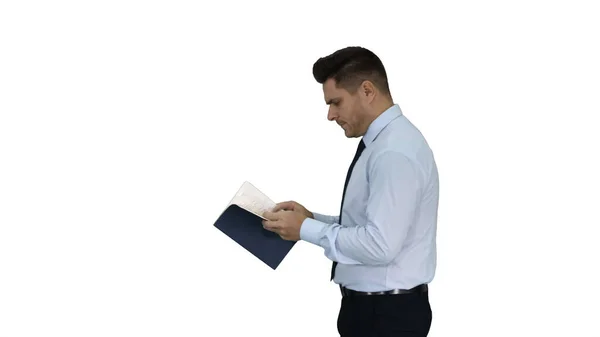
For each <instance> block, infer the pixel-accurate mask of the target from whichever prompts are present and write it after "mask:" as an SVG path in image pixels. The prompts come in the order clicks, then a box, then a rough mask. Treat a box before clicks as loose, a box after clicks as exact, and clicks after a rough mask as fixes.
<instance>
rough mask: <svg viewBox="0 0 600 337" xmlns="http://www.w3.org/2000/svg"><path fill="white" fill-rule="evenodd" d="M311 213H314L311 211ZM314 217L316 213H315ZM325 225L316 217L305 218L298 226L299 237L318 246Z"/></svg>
mask: <svg viewBox="0 0 600 337" xmlns="http://www.w3.org/2000/svg"><path fill="white" fill-rule="evenodd" d="M313 215H315V214H314V213H313ZM315 218H316V215H315ZM326 227H327V224H325V223H324V222H321V221H319V220H316V219H311V218H306V219H304V222H302V226H300V239H301V240H303V241H306V242H310V243H312V244H314V245H317V246H319V242H320V241H321V236H322V235H323V234H322V233H323V231H324V230H325V228H326Z"/></svg>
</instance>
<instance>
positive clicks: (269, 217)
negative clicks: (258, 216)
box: [263, 211, 281, 221]
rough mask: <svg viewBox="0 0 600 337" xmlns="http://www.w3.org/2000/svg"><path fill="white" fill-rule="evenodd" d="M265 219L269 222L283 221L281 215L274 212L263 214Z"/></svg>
mask: <svg viewBox="0 0 600 337" xmlns="http://www.w3.org/2000/svg"><path fill="white" fill-rule="evenodd" d="M263 217H265V218H267V220H270V221H277V220H279V219H281V213H277V212H273V211H271V212H269V211H266V212H264V213H263Z"/></svg>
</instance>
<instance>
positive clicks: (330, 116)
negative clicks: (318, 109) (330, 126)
mask: <svg viewBox="0 0 600 337" xmlns="http://www.w3.org/2000/svg"><path fill="white" fill-rule="evenodd" d="M336 117H337V114H336V112H335V110H334V108H333V107H332V106H329V111H328V112H327V119H328V120H329V121H333V120H334V119H335V118H336Z"/></svg>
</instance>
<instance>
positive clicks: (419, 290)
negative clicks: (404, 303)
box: [340, 283, 429, 297]
mask: <svg viewBox="0 0 600 337" xmlns="http://www.w3.org/2000/svg"><path fill="white" fill-rule="evenodd" d="M340 291H341V293H342V296H344V297H346V296H371V295H403V294H415V293H426V292H428V291H429V287H428V286H427V284H426V283H424V284H420V285H418V286H416V287H414V288H411V289H391V290H386V291H357V290H352V289H348V288H346V287H343V286H340Z"/></svg>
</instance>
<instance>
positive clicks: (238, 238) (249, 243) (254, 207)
mask: <svg viewBox="0 0 600 337" xmlns="http://www.w3.org/2000/svg"><path fill="white" fill-rule="evenodd" d="M274 206H275V203H274V202H273V201H272V200H271V199H269V198H268V197H267V196H266V195H265V194H264V193H262V192H261V191H260V190H258V189H257V188H256V187H254V186H253V185H252V184H250V183H249V182H247V181H246V182H244V183H243V184H242V186H241V187H240V189H239V190H238V192H237V193H236V194H235V196H234V197H233V199H232V200H231V201H230V202H229V205H228V206H227V207H226V208H225V210H224V211H223V212H222V213H221V214H220V216H219V217H218V218H217V220H216V221H215V223H214V226H215V227H216V228H217V229H219V230H220V231H221V232H222V233H223V234H225V235H227V236H228V237H229V238H230V239H232V240H233V241H235V242H236V243H237V244H239V245H240V246H241V247H243V248H244V249H245V250H246V251H247V252H249V253H251V254H252V255H254V256H255V257H256V258H258V259H260V260H261V261H262V262H263V263H265V264H266V265H267V266H269V267H270V268H271V269H273V270H275V269H277V267H278V266H279V264H281V262H282V261H283V259H284V258H285V256H286V255H287V254H288V253H289V252H290V250H291V249H292V248H293V247H294V245H295V244H296V241H288V240H284V239H282V238H281V237H280V236H279V235H277V234H276V233H273V232H271V231H268V230H266V229H264V228H263V225H262V220H263V219H264V218H263V217H262V214H263V212H265V211H270V210H271V209H272V208H273V207H274Z"/></svg>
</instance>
